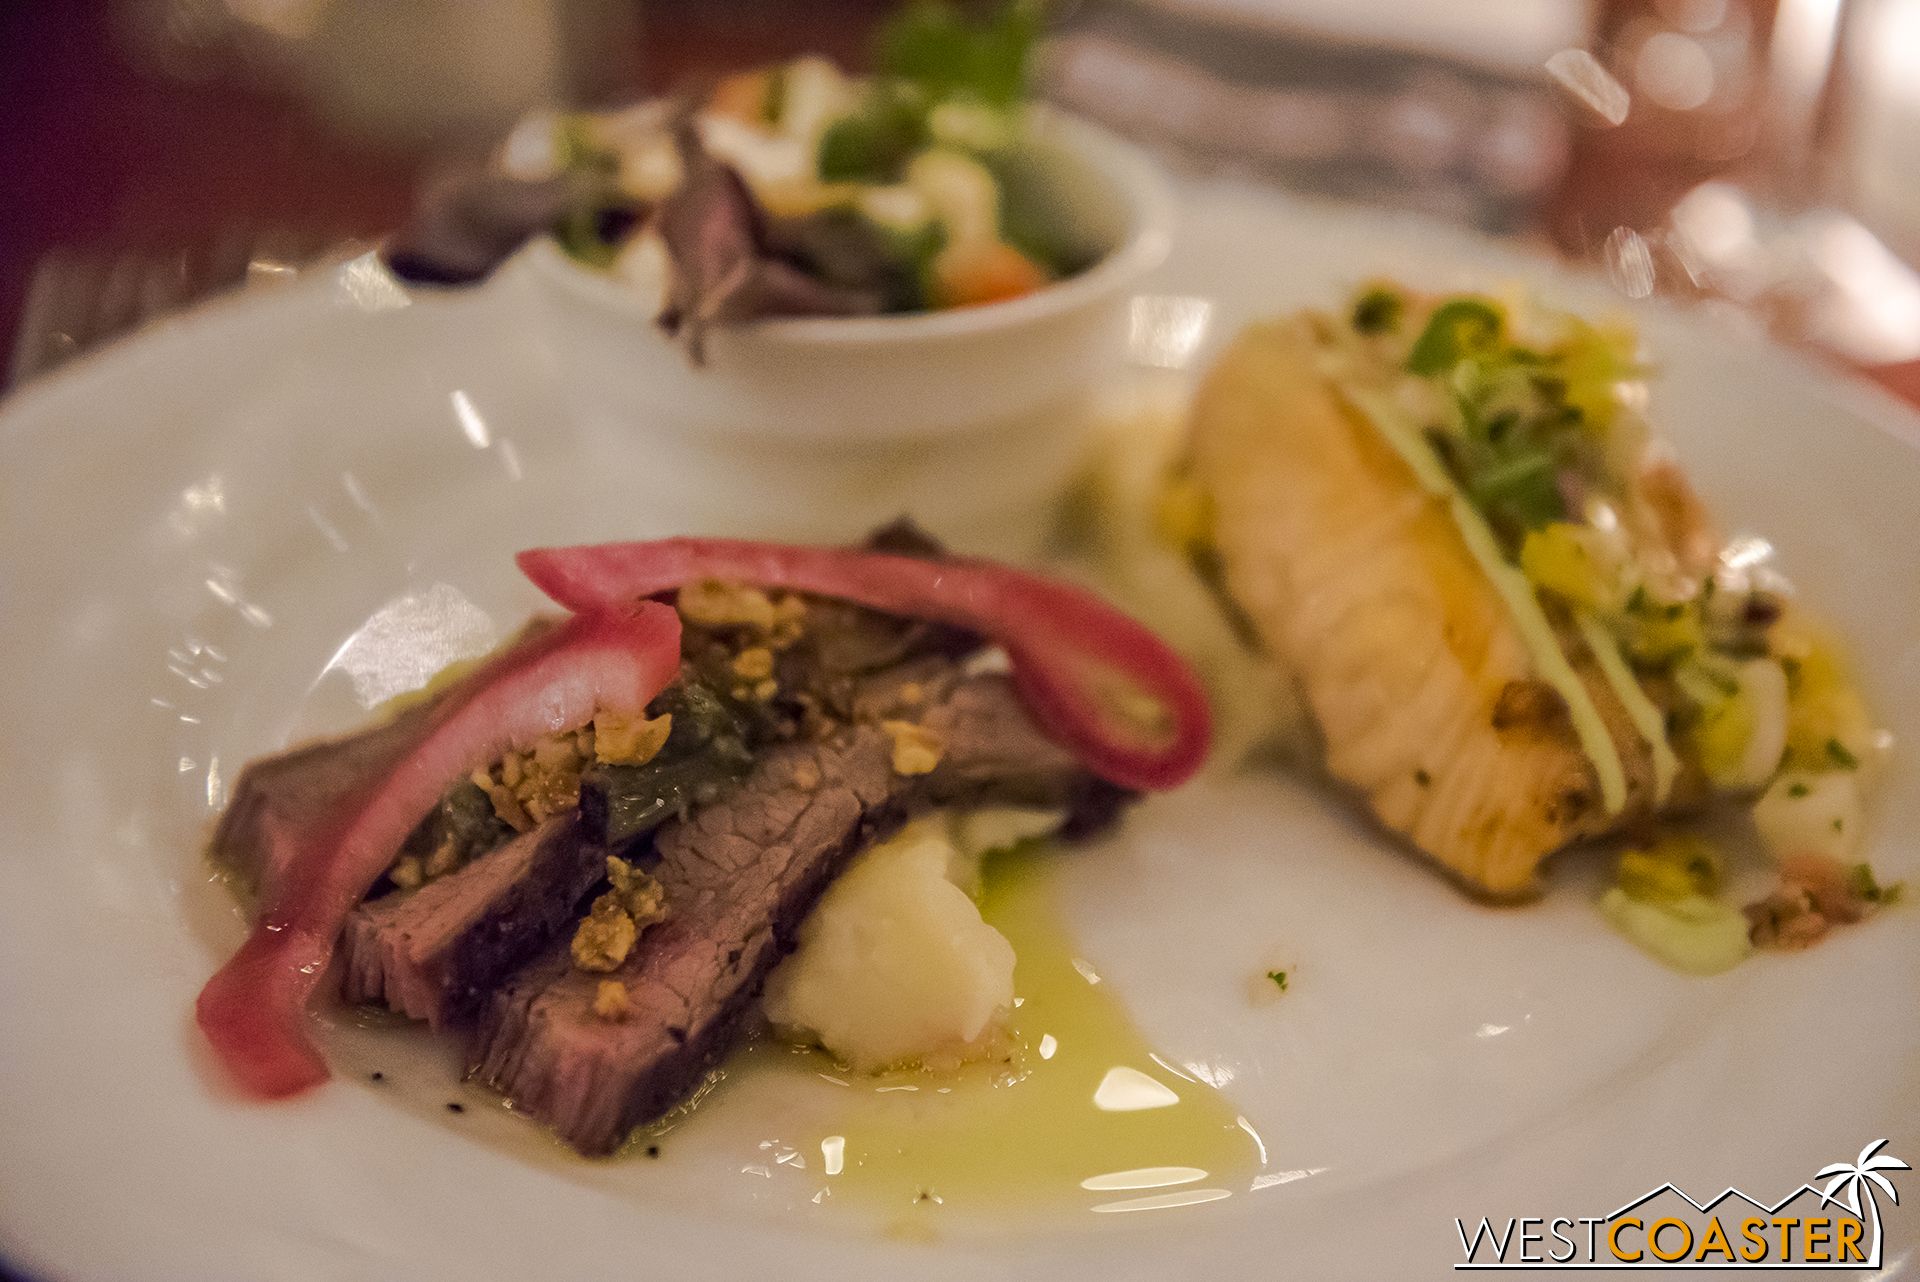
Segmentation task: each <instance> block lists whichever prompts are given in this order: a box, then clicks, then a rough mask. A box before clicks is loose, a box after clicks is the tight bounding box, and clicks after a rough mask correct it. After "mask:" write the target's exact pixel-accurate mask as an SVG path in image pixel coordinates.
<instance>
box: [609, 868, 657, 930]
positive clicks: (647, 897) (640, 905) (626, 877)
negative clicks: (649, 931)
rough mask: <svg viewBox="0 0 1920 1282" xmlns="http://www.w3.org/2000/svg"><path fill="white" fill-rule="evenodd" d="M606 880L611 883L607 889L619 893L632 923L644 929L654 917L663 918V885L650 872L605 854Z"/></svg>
mask: <svg viewBox="0 0 1920 1282" xmlns="http://www.w3.org/2000/svg"><path fill="white" fill-rule="evenodd" d="M607 880H608V881H610V882H612V883H613V890H612V891H611V892H610V893H611V894H613V895H615V896H617V897H618V899H619V901H620V906H621V907H623V908H625V909H626V911H627V916H629V917H631V918H633V924H634V925H635V926H637V927H639V928H640V929H642V930H645V929H646V928H647V927H648V926H651V925H652V924H653V923H654V922H656V921H664V920H666V916H667V892H666V888H665V887H663V886H662V885H661V884H660V880H659V878H657V877H655V876H654V875H653V874H652V873H649V872H646V871H645V870H643V869H640V868H635V867H634V866H633V865H632V864H630V863H628V862H627V861H626V860H624V859H621V858H619V857H618V856H617V855H608V856H607Z"/></svg>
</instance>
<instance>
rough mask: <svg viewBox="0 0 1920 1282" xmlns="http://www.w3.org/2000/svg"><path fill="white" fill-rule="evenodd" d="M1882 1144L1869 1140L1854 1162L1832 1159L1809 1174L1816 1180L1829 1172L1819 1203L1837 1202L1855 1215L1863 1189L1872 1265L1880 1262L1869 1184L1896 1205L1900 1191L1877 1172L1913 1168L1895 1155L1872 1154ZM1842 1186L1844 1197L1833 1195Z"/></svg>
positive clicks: (1876, 1205) (1877, 1217) (1876, 1216)
mask: <svg viewBox="0 0 1920 1282" xmlns="http://www.w3.org/2000/svg"><path fill="white" fill-rule="evenodd" d="M1886 1143H1887V1142H1886V1141H1885V1140H1875V1141H1874V1142H1873V1143H1871V1144H1869V1145H1867V1146H1866V1147H1865V1148H1863V1149H1861V1150H1860V1156H1859V1157H1858V1158H1857V1159H1855V1160H1854V1161H1852V1162H1835V1163H1834V1164H1833V1165H1831V1166H1823V1167H1821V1168H1820V1172H1819V1174H1817V1175H1815V1176H1814V1177H1813V1178H1815V1179H1816V1180H1819V1179H1826V1177H1827V1176H1829V1175H1831V1176H1832V1177H1833V1179H1832V1180H1830V1181H1828V1183H1827V1187H1826V1191H1825V1192H1823V1193H1821V1194H1820V1204H1821V1205H1822V1206H1825V1205H1827V1204H1828V1203H1830V1202H1840V1203H1842V1204H1843V1205H1844V1206H1845V1207H1846V1208H1847V1210H1849V1211H1851V1212H1853V1214H1854V1215H1856V1216H1858V1215H1859V1214H1860V1194H1861V1192H1862V1191H1863V1190H1864V1191H1865V1193H1866V1195H1867V1210H1868V1212H1869V1213H1870V1214H1871V1216H1872V1219H1873V1259H1872V1264H1873V1265H1874V1266H1877V1265H1878V1264H1879V1263H1880V1203H1879V1202H1878V1201H1877V1200H1875V1198H1874V1196H1873V1186H1874V1185H1876V1184H1877V1185H1879V1186H1880V1188H1881V1189H1882V1190H1883V1191H1884V1192H1885V1193H1886V1195H1887V1196H1888V1197H1890V1198H1892V1199H1893V1204H1894V1205H1895V1206H1898V1205H1900V1194H1899V1193H1898V1192H1896V1191H1895V1189H1894V1187H1893V1181H1892V1180H1889V1179H1888V1178H1887V1177H1886V1176H1884V1175H1882V1174H1880V1172H1882V1171H1911V1170H1912V1169H1913V1168H1912V1167H1911V1166H1908V1165H1907V1164H1906V1163H1905V1162H1903V1161H1901V1160H1900V1159H1899V1158H1897V1157H1881V1156H1875V1155H1876V1154H1877V1153H1879V1151H1880V1150H1881V1149H1882V1148H1884V1147H1886ZM1842 1186H1845V1189H1846V1196H1845V1197H1844V1198H1842V1197H1838V1196H1835V1190H1836V1189H1839V1188H1841V1187H1842Z"/></svg>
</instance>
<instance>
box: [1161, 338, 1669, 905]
mask: <svg viewBox="0 0 1920 1282" xmlns="http://www.w3.org/2000/svg"><path fill="white" fill-rule="evenodd" d="M1316 344H1317V340H1316V338H1315V331H1314V327H1313V323H1312V321H1311V320H1310V319H1309V318H1306V317H1296V318H1291V319H1286V320H1279V321H1270V322H1265V323H1261V324H1257V325H1254V326H1251V327H1250V328H1249V329H1248V330H1247V331H1246V332H1245V333H1244V334H1243V335H1242V336H1241V337H1240V339H1239V340H1238V341H1237V342H1236V343H1235V345H1234V346H1233V348H1232V349H1231V350H1230V351H1229V352H1228V353H1227V354H1226V355H1225V356H1224V357H1223V358H1222V359H1221V360H1220V361H1219V363H1218V364H1217V365H1216V366H1215V367H1214V369H1213V370H1212V371H1211V373H1210V374H1209V375H1208V377H1207V379H1206V381H1205V382H1204V384H1203V385H1202V387H1201V389H1200V391H1199V393H1198V396H1197V398H1196V401H1195V406H1194V412H1193V420H1192V433H1191V440H1190V447H1189V448H1190V453H1189V458H1188V464H1189V466H1190V468H1191V474H1192V477H1193V480H1194V481H1195V482H1196V483H1197V484H1198V485H1199V487H1200V488H1201V489H1202V490H1203V491H1205V492H1206V493H1207V494H1208V495H1209V496H1210V497H1211V500H1212V504H1213V514H1214V525H1213V536H1214V541H1215V544H1216V548H1217V551H1218V552H1219V554H1220V558H1221V571H1222V574H1223V578H1224V583H1223V586H1224V587H1225V589H1226V591H1227V593H1228V594H1229V595H1230V596H1231V597H1232V598H1233V599H1234V601H1235V602H1236V603H1237V604H1238V605H1239V607H1240V608H1241V609H1242V610H1243V611H1244V612H1245V614H1246V616H1247V618H1248V620H1249V621H1250V622H1251V623H1252V625H1253V627H1254V629H1255V631H1256V632H1257V634H1258V636H1259V638H1260V641H1261V642H1262V644H1263V645H1264V646H1265V647H1266V649H1267V650H1268V652H1269V653H1270V654H1271V655H1272V656H1273V657H1274V658H1275V659H1276V660H1278V661H1279V662H1280V663H1281V664H1282V665H1283V666H1285V667H1286V668H1288V669H1289V670H1291V671H1292V673H1293V674H1294V676H1295V679H1296V680H1297V681H1298V682H1299V684H1300V687H1301V692H1302V695H1303V696H1304V698H1305V701H1306V703H1307V705H1308V707H1309V710H1310V711H1311V712H1312V714H1313V716H1314V718H1315V720H1316V721H1317V723H1318V725H1319V728H1320V730H1321V733H1322V737H1323V738H1324V740H1325V743H1326V764H1327V767H1328V769H1329V770H1330V771H1331V773H1332V774H1333V775H1334V776H1335V777H1336V778H1338V779H1340V780H1342V781H1344V782H1346V783H1348V784H1351V785H1352V786H1353V787H1355V788H1357V789H1358V790H1359V791H1360V793H1361V794H1362V795H1363V796H1364V797H1365V799H1366V801H1367V803H1368V804H1369V805H1370V806H1371V808H1372V810H1373V813H1374V814H1375V815H1376V816H1378V818H1379V820H1380V822H1381V823H1383V824H1385V825H1386V826H1387V827H1388V828H1390V829H1392V830H1393V831H1394V832H1396V833H1399V834H1401V835H1403V836H1405V837H1406V838H1407V839H1408V840H1410V841H1412V842H1413V844H1414V845H1416V846H1418V847H1419V848H1420V849H1421V850H1423V851H1425V852H1427V853H1428V854H1430V855H1431V856H1433V858H1435V859H1436V860H1438V861H1439V862H1440V863H1441V864H1442V865H1444V866H1445V867H1446V868H1447V869H1449V870H1451V871H1452V872H1453V873H1455V874H1456V875H1457V876H1458V877H1459V878H1461V879H1462V880H1463V881H1464V882H1466V883H1467V884H1468V885H1469V886H1470V887H1472V888H1474V889H1476V890H1479V891H1481V892H1483V893H1486V894H1489V895H1494V896H1501V897H1507V896H1517V895H1522V894H1525V893H1527V892H1528V891H1529V890H1530V889H1531V888H1532V883H1533V877H1534V871H1535V869H1536V868H1537V867H1538V865H1539V863H1540V861H1541V860H1542V859H1543V858H1545V857H1546V856H1547V855H1548V854H1549V853H1551V852H1552V851H1554V850H1557V849H1559V848H1560V847H1561V846H1564V845H1566V844H1568V843H1569V842H1571V841H1574V840H1576V839H1578V838H1581V837H1585V836H1590V835H1594V834H1597V833H1600V832H1603V831H1607V830H1609V829H1612V828H1615V827H1618V826H1621V825H1623V824H1625V823H1627V822H1630V821H1632V820H1633V819H1636V818H1638V817H1641V816H1644V815H1645V814H1647V813H1648V812H1649V811H1650V810H1651V809H1652V799H1653V793H1654V783H1653V764H1652V750H1651V747H1650V745H1649V744H1648V743H1647V741H1646V740H1645V739H1643V738H1641V737H1640V736H1639V734H1638V733H1637V732H1636V731H1635V730H1634V729H1633V725H1632V721H1631V719H1630V718H1629V716H1628V714H1627V712H1626V709H1625V708H1624V707H1623V706H1622V705H1621V703H1620V701H1619V699H1618V698H1617V697H1616V696H1615V695H1614V693H1613V691H1612V690H1611V688H1610V687H1609V686H1608V685H1607V683H1606V680H1605V678H1604V676H1602V674H1601V673H1600V671H1599V669H1598V666H1597V664H1596V663H1595V662H1594V660H1593V657H1592V655H1591V654H1590V653H1589V652H1588V651H1587V650H1586V649H1585V648H1584V646H1583V645H1581V644H1580V643H1579V641H1578V640H1577V633H1574V632H1573V631H1572V629H1570V628H1569V629H1565V630H1563V649H1564V650H1565V651H1566V653H1567V656H1568V658H1569V659H1570V660H1571V661H1572V663H1573V667H1574V670H1575V672H1576V673H1577V674H1578V675H1579V676H1580V678H1581V680H1582V682H1583V684H1584V685H1585V686H1586V687H1587V689H1588V691H1589V692H1590V693H1591V695H1592V697H1593V700H1594V702H1595V704H1596V705H1597V707H1598V709H1599V711H1600V713H1601V716H1602V718H1603V719H1604V721H1605V722H1606V725H1607V729H1608V731H1609V732H1610V734H1611V735H1612V738H1613V741H1614V744H1615V745H1616V747H1617V748H1618V750H1619V754H1620V757H1621V762H1622V765H1623V766H1624V768H1625V773H1626V779H1627V793H1626V806H1625V809H1624V810H1623V811H1622V812H1621V813H1619V814H1613V815H1609V814H1608V813H1606V810H1605V807H1604V806H1603V805H1602V802H1601V789H1600V784H1599V778H1598V775H1597V773H1596V771H1595V769H1594V766H1593V763H1592V762H1591V761H1590V760H1589V759H1588V757H1587V755H1586V753H1585V752H1583V751H1582V749H1581V745H1580V741H1579V739H1578V738H1577V736H1576V735H1575V732H1574V729H1573V726H1572V724H1571V721H1570V719H1569V717H1568V713H1567V707H1566V702H1565V700H1564V699H1562V698H1561V696H1560V694H1559V693H1558V692H1557V691H1556V690H1554V689H1553V687H1552V686H1551V685H1549V684H1547V683H1546V682H1544V681H1542V680H1541V679H1540V676H1539V674H1538V673H1537V672H1536V671H1535V669H1534V665H1533V663H1532V661H1531V660H1530V659H1529V656H1528V652H1527V647H1526V644H1525V642H1524V641H1523V640H1522V637H1521V634H1520V632H1519V630H1518V628H1517V627H1516V626H1515V624H1514V623H1513V622H1512V620H1511V618H1510V616H1509V614H1508V611H1507V608H1506V606H1505V605H1504V604H1503V603H1502V601H1501V599H1500V597H1499V594H1498V592H1497V591H1496V589H1495V588H1494V586H1493V584H1492V583H1491V582H1490V581H1489V580H1488V579H1487V577H1486V575H1485V574H1484V573H1483V572H1482V570H1481V569H1480V567H1479V566H1478V564H1477V563H1476V562H1475V560H1474V558H1473V554H1472V553H1471V552H1470V551H1469V549H1468V547H1467V545H1466V543H1465V542H1464V540H1463V539H1462V538H1461V535H1460V533H1459V530H1458V528H1457V527H1456V526H1455V524H1454V522H1453V519H1452V517H1451V515H1450V514H1449V512H1448V510H1447V506H1446V502H1445V500H1443V499H1441V498H1439V497H1437V496H1435V495H1433V494H1432V493H1430V492H1429V491H1427V490H1426V489H1424V488H1423V487H1422V486H1421V484H1420V483H1419V481H1418V480H1417V479H1416V477H1415V476H1414V474H1413V472H1412V470H1411V469H1410V468H1409V467H1408V466H1407V464H1406V462H1405V461H1404V460H1403V459H1402V458H1401V457H1400V456H1399V455H1398V454H1396V453H1395V452H1394V451H1393V449H1392V448H1391V447H1390V446H1389V445H1388V443H1387V442H1386V441H1385V440H1384V439H1383V438H1381V436H1380V435H1379V433H1378V432H1377V431H1376V430H1375V429H1374V428H1373V427H1372V425H1371V424H1369V423H1368V422H1367V421H1366V420H1365V419H1364V418H1363V417H1362V416H1361V415H1360V413H1359V412H1358V411H1357V410H1355V409H1353V408H1352V407H1351V406H1350V405H1349V404H1348V403H1347V402H1345V401H1344V400H1343V399H1341V398H1340V396H1339V394H1338V393H1337V392H1336V391H1335V389H1334V387H1333V386H1332V384H1331V383H1330V382H1329V381H1328V380H1327V379H1325V378H1324V377H1323V376H1322V375H1321V374H1320V372H1319V366H1318V364H1317V362H1316V357H1315V352H1316Z"/></svg>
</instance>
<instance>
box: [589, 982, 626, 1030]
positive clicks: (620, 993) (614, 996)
mask: <svg viewBox="0 0 1920 1282" xmlns="http://www.w3.org/2000/svg"><path fill="white" fill-rule="evenodd" d="M631 1009H632V1008H631V1007H629V1006H628V1005H627V986H626V985H625V984H623V983H621V982H620V981H619V980H617V979H603V980H601V981H600V988H599V991H598V992H597V993H596V994H595V995H594V999H593V1013H594V1014H595V1015H598V1016H599V1017H600V1018H601V1019H604V1020H607V1021H609V1022H611V1023H615V1024H617V1023H619V1022H620V1021H621V1020H623V1019H625V1018H626V1017H627V1015H628V1014H629V1013H630V1011H631Z"/></svg>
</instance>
